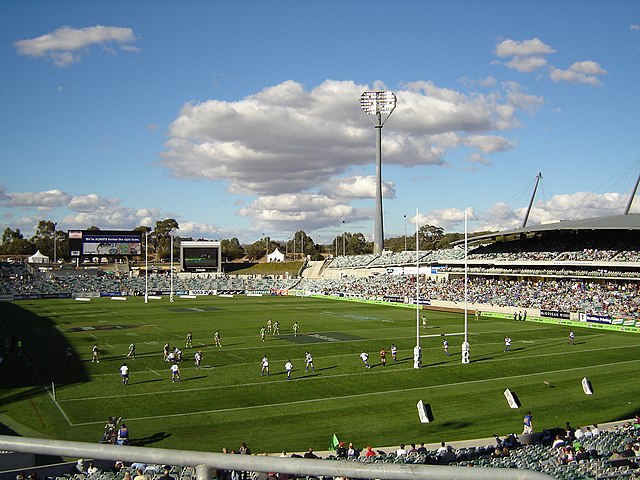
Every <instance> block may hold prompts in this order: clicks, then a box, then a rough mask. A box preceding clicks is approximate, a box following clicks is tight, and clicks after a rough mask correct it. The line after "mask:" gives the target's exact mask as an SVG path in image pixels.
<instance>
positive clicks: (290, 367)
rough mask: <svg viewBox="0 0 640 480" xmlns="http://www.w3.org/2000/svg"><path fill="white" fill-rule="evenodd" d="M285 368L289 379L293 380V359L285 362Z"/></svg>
mask: <svg viewBox="0 0 640 480" xmlns="http://www.w3.org/2000/svg"><path fill="white" fill-rule="evenodd" d="M284 370H285V371H286V372H287V380H291V372H292V370H293V363H291V359H289V360H287V363H285V364H284Z"/></svg>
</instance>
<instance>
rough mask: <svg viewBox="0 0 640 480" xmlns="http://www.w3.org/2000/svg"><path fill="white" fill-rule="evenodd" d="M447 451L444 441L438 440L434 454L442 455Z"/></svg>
mask: <svg viewBox="0 0 640 480" xmlns="http://www.w3.org/2000/svg"><path fill="white" fill-rule="evenodd" d="M446 451H447V446H446V444H445V443H444V442H440V446H439V447H438V449H437V450H436V455H442V454H443V453H445V452H446Z"/></svg>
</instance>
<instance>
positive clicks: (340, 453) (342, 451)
mask: <svg viewBox="0 0 640 480" xmlns="http://www.w3.org/2000/svg"><path fill="white" fill-rule="evenodd" d="M336 457H338V458H347V449H346V448H345V446H344V442H340V443H339V444H338V447H337V448H336Z"/></svg>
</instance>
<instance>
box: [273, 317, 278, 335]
mask: <svg viewBox="0 0 640 480" xmlns="http://www.w3.org/2000/svg"><path fill="white" fill-rule="evenodd" d="M273 334H274V335H280V322H279V321H278V320H276V321H275V322H273Z"/></svg>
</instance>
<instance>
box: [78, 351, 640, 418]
mask: <svg viewBox="0 0 640 480" xmlns="http://www.w3.org/2000/svg"><path fill="white" fill-rule="evenodd" d="M636 362H640V359H638V360H628V361H625V362H614V363H606V364H600V365H593V366H592V367H575V368H563V369H559V370H548V371H546V372H536V373H526V374H523V375H509V376H506V377H493V378H484V379H481V380H470V381H465V382H455V383H447V384H440V385H430V386H420V387H410V388H400V389H394V390H385V391H382V392H369V393H356V394H352V395H341V396H338V397H336V396H331V397H324V398H311V399H307V400H296V401H292V402H281V403H270V404H268V405H267V404H265V405H253V406H243V407H230V408H220V409H215V410H201V411H198V412H181V413H174V414H164V415H150V416H145V417H127V421H134V420H152V419H156V418H166V417H187V416H193V415H207V414H214V413H225V412H233V411H237V410H255V409H260V408H274V407H286V406H289V405H302V404H307V403H317V402H325V401H332V402H334V401H335V400H348V399H351V398H361V397H372V396H377V395H390V394H398V393H403V392H411V391H416V390H432V389H438V388H445V387H456V386H460V385H471V384H477V383H485V382H496V381H506V380H513V379H517V378H524V377H534V376H538V375H550V374H554V373H563V372H572V371H576V370H584V369H585V368H599V367H612V366H616V365H624V364H629V363H636ZM283 381H284V380H283ZM185 391H188V390H185ZM174 393H175V391H174ZM155 394H156V395H157V394H159V392H155ZM123 396H125V395H120V397H123ZM102 423H104V422H103V421H99V422H85V423H76V424H73V425H72V426H74V427H80V426H85V425H98V424H102Z"/></svg>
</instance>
